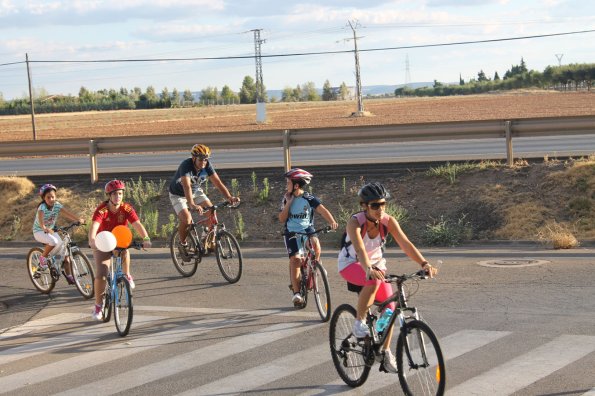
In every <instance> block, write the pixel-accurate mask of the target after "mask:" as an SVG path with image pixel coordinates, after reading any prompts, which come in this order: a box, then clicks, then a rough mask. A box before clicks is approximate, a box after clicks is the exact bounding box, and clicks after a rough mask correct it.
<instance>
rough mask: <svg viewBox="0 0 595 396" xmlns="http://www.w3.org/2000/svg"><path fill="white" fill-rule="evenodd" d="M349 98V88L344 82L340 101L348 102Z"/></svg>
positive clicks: (340, 91)
mask: <svg viewBox="0 0 595 396" xmlns="http://www.w3.org/2000/svg"><path fill="white" fill-rule="evenodd" d="M348 98H349V88H348V87H347V84H345V81H343V82H342V83H341V85H340V86H339V99H341V100H347V99H348Z"/></svg>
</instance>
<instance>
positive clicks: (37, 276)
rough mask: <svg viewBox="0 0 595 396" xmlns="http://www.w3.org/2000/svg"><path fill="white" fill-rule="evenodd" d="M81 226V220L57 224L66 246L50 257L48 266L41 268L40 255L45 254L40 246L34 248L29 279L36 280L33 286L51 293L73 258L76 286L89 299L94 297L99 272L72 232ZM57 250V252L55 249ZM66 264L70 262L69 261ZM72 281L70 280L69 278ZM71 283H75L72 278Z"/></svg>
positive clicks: (72, 268) (29, 255) (29, 262)
mask: <svg viewBox="0 0 595 396" xmlns="http://www.w3.org/2000/svg"><path fill="white" fill-rule="evenodd" d="M78 226H80V223H78V222H76V223H72V224H70V225H68V226H66V227H55V228H54V231H55V232H58V233H60V237H61V238H62V247H59V248H58V249H57V250H58V251H57V253H56V254H55V255H53V256H51V257H48V258H47V264H48V265H47V267H46V268H41V267H40V265H39V258H40V257H41V255H42V253H43V249H42V248H40V247H34V248H32V249H31V250H29V253H27V272H28V273H29V278H31V282H33V286H35V288H36V289H37V290H39V291H40V292H42V293H44V294H49V293H50V292H51V291H52V290H53V289H54V287H55V286H56V282H57V281H58V279H60V274H63V275H64V277H65V278H66V273H65V272H64V264H65V262H66V261H67V260H68V261H70V269H71V274H72V277H73V278H74V285H75V286H76V288H77V290H78V291H79V293H81V295H82V296H83V298H85V299H89V298H91V297H93V295H94V290H93V282H94V280H95V273H94V272H93V266H92V265H91V262H90V261H89V259H88V258H87V256H86V255H85V253H83V252H82V251H81V250H80V248H79V247H78V246H77V244H76V242H74V241H73V240H72V237H71V235H70V232H71V230H72V229H73V228H74V227H78ZM55 250H56V249H54V250H53V251H55ZM66 265H69V264H68V263H66ZM67 281H68V280H67ZM68 283H69V284H71V283H70V282H69V281H68Z"/></svg>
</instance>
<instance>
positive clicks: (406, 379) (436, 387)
mask: <svg viewBox="0 0 595 396" xmlns="http://www.w3.org/2000/svg"><path fill="white" fill-rule="evenodd" d="M396 358H397V369H398V371H399V382H400V383H401V387H402V388H403V392H405V394H406V395H443V394H444V389H445V387H446V371H445V366H444V357H443V356H442V349H440V344H439V343H438V338H437V337H436V335H435V334H434V332H433V331H432V329H431V328H430V326H428V325H427V324H426V323H424V322H422V321H419V320H412V321H410V322H407V323H406V324H405V326H404V327H403V328H402V329H401V332H400V334H399V340H398V341H397V356H396Z"/></svg>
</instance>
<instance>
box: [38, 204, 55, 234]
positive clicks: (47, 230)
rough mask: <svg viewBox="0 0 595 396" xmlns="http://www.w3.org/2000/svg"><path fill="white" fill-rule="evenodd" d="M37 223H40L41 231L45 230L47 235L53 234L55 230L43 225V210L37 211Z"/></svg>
mask: <svg viewBox="0 0 595 396" xmlns="http://www.w3.org/2000/svg"><path fill="white" fill-rule="evenodd" d="M37 221H38V222H39V225H40V226H41V229H42V230H43V232H45V233H46V234H47V233H48V232H50V233H51V232H53V230H49V229H47V228H46V226H45V224H44V223H43V212H42V211H41V210H38V211H37Z"/></svg>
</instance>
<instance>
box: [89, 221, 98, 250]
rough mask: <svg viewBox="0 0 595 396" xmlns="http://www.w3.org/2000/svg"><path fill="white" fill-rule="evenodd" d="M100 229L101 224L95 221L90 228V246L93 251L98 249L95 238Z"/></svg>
mask: <svg viewBox="0 0 595 396" xmlns="http://www.w3.org/2000/svg"><path fill="white" fill-rule="evenodd" d="M98 229H99V223H98V222H96V221H94V222H92V223H91V227H89V246H91V248H92V249H97V247H96V246H95V237H96V236H97V230H98Z"/></svg>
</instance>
